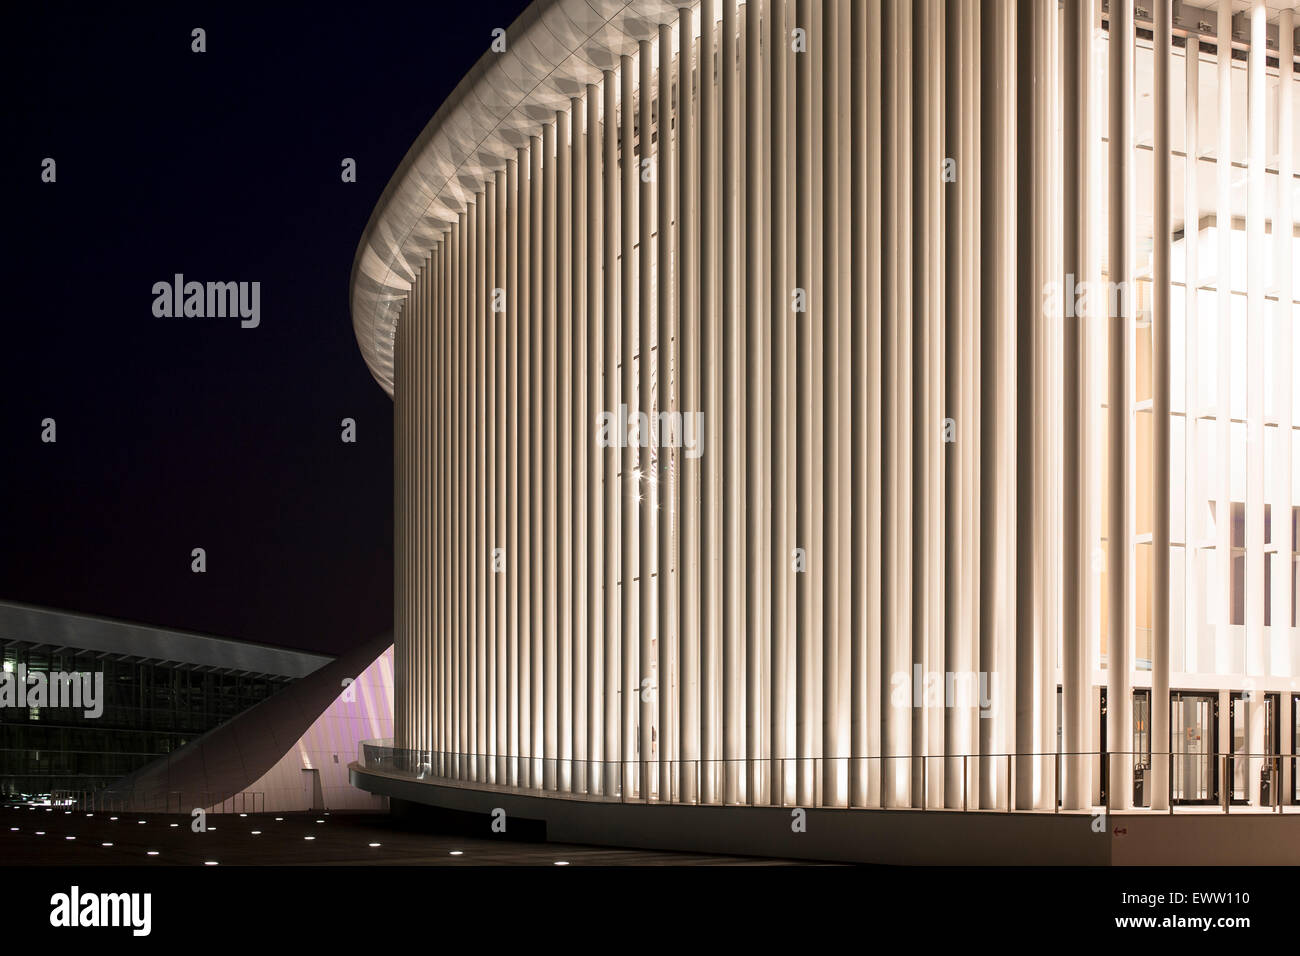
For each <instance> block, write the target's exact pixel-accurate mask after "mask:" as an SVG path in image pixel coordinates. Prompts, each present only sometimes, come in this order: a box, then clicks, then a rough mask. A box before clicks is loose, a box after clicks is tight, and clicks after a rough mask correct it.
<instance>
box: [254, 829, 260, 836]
mask: <svg viewBox="0 0 1300 956" xmlns="http://www.w3.org/2000/svg"><path fill="white" fill-rule="evenodd" d="M261 835H262V831H261V830H254V831H253V836H261Z"/></svg>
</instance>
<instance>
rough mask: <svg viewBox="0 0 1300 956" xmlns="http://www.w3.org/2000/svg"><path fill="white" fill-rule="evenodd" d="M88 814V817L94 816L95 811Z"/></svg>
mask: <svg viewBox="0 0 1300 956" xmlns="http://www.w3.org/2000/svg"><path fill="white" fill-rule="evenodd" d="M86 816H88V817H93V816H94V814H93V813H87V814H86Z"/></svg>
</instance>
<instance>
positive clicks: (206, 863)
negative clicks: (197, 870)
mask: <svg viewBox="0 0 1300 956" xmlns="http://www.w3.org/2000/svg"><path fill="white" fill-rule="evenodd" d="M203 865H204V866H216V865H217V861H216V860H204V861H203Z"/></svg>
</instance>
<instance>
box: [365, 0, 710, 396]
mask: <svg viewBox="0 0 1300 956" xmlns="http://www.w3.org/2000/svg"><path fill="white" fill-rule="evenodd" d="M697 2H698V0H535V2H534V3H533V4H532V5H531V6H530V7H528V9H526V10H525V11H524V12H523V14H521V15H520V17H519V19H518V20H516V21H515V22H514V23H513V24H512V25H511V26H510V28H509V29H508V30H507V31H506V49H505V51H504V52H502V53H494V52H492V51H491V50H488V51H487V52H485V53H484V54H483V56H482V57H481V58H480V59H479V61H478V62H477V63H476V64H474V68H473V69H472V70H470V71H469V73H468V74H466V76H465V78H464V79H463V80H461V81H460V83H459V84H458V85H457V87H456V89H455V90H454V91H453V92H452V94H451V96H450V97H448V99H447V101H446V102H445V103H443V104H442V106H441V107H440V108H439V109H438V112H437V113H435V114H434V117H433V119H432V120H430V122H429V125H428V126H426V127H425V128H424V131H423V132H422V133H420V135H419V137H418V138H417V139H416V141H415V143H414V144H413V145H412V146H411V148H410V150H409V151H408V152H407V154H406V156H405V158H404V159H403V160H402V162H401V165H399V166H398V168H397V172H396V173H394V174H393V178H392V179H391V180H390V181H389V183H388V186H387V187H386V188H385V189H384V192H383V195H382V196H381V197H380V199H379V203H378V205H376V207H375V211H374V212H373V213H371V215H370V221H369V222H368V223H367V224H366V229H365V232H364V233H363V234H362V236H361V243H360V244H359V246H358V247H357V254H356V258H355V259H354V261H353V264H352V282H351V297H352V325H353V328H354V329H355V331H356V335H357V344H358V345H359V346H360V348H361V354H362V355H363V356H364V357H365V360H366V364H367V365H368V366H369V367H370V372H371V374H373V375H374V377H375V380H376V381H378V382H379V384H380V385H381V386H383V388H384V390H385V391H386V392H388V394H389V395H392V394H393V336H394V331H395V328H396V324H397V316H398V313H399V311H400V310H401V306H402V302H403V301H404V300H405V299H406V296H407V294H408V292H409V291H410V288H411V284H412V282H413V281H414V279H415V276H416V274H417V272H418V271H419V268H420V266H421V264H422V263H423V262H424V260H425V258H426V257H427V256H428V254H429V251H430V250H431V249H432V248H433V246H434V244H435V243H436V242H437V240H438V238H439V237H440V236H441V235H442V233H443V232H445V231H446V230H447V229H449V228H450V227H451V224H452V222H453V221H454V220H455V219H456V217H457V216H458V215H459V214H460V213H461V212H462V211H463V210H464V209H465V206H466V203H467V200H470V199H472V198H473V196H474V195H475V194H476V193H478V192H479V191H481V190H482V189H483V186H484V184H485V183H486V181H487V180H488V178H490V177H492V176H494V175H495V174H496V173H497V172H498V171H499V170H501V169H503V168H505V164H506V162H507V160H510V159H513V158H515V156H516V151H517V150H518V148H519V147H520V146H523V145H526V144H527V142H528V139H529V137H530V136H533V135H535V134H537V133H538V132H539V131H540V130H541V128H542V127H543V125H544V124H545V123H547V122H549V121H552V120H554V118H555V112H556V111H557V110H567V109H568V107H569V101H570V99H571V98H572V97H574V96H578V95H581V94H582V92H583V90H584V88H585V86H586V84H588V83H597V82H599V81H600V79H601V73H602V71H603V70H610V69H614V68H616V67H617V66H618V60H619V57H620V56H623V55H630V54H633V53H635V52H636V49H637V43H638V42H639V41H640V40H653V39H655V38H656V37H657V35H658V29H659V25H660V24H662V23H676V22H677V20H678V17H679V13H678V11H679V9H680V8H682V7H692V8H694V7H695V6H696V4H697ZM696 29H698V27H697V28H696ZM489 39H490V38H487V37H485V38H484V40H485V42H486V41H488V40H489Z"/></svg>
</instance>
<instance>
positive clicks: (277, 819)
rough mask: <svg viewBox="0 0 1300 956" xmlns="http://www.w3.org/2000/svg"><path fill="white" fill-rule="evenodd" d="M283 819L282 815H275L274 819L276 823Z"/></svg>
mask: <svg viewBox="0 0 1300 956" xmlns="http://www.w3.org/2000/svg"><path fill="white" fill-rule="evenodd" d="M283 819H284V817H276V818H275V820H276V822H277V823H278V822H280V821H281V820H283Z"/></svg>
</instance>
